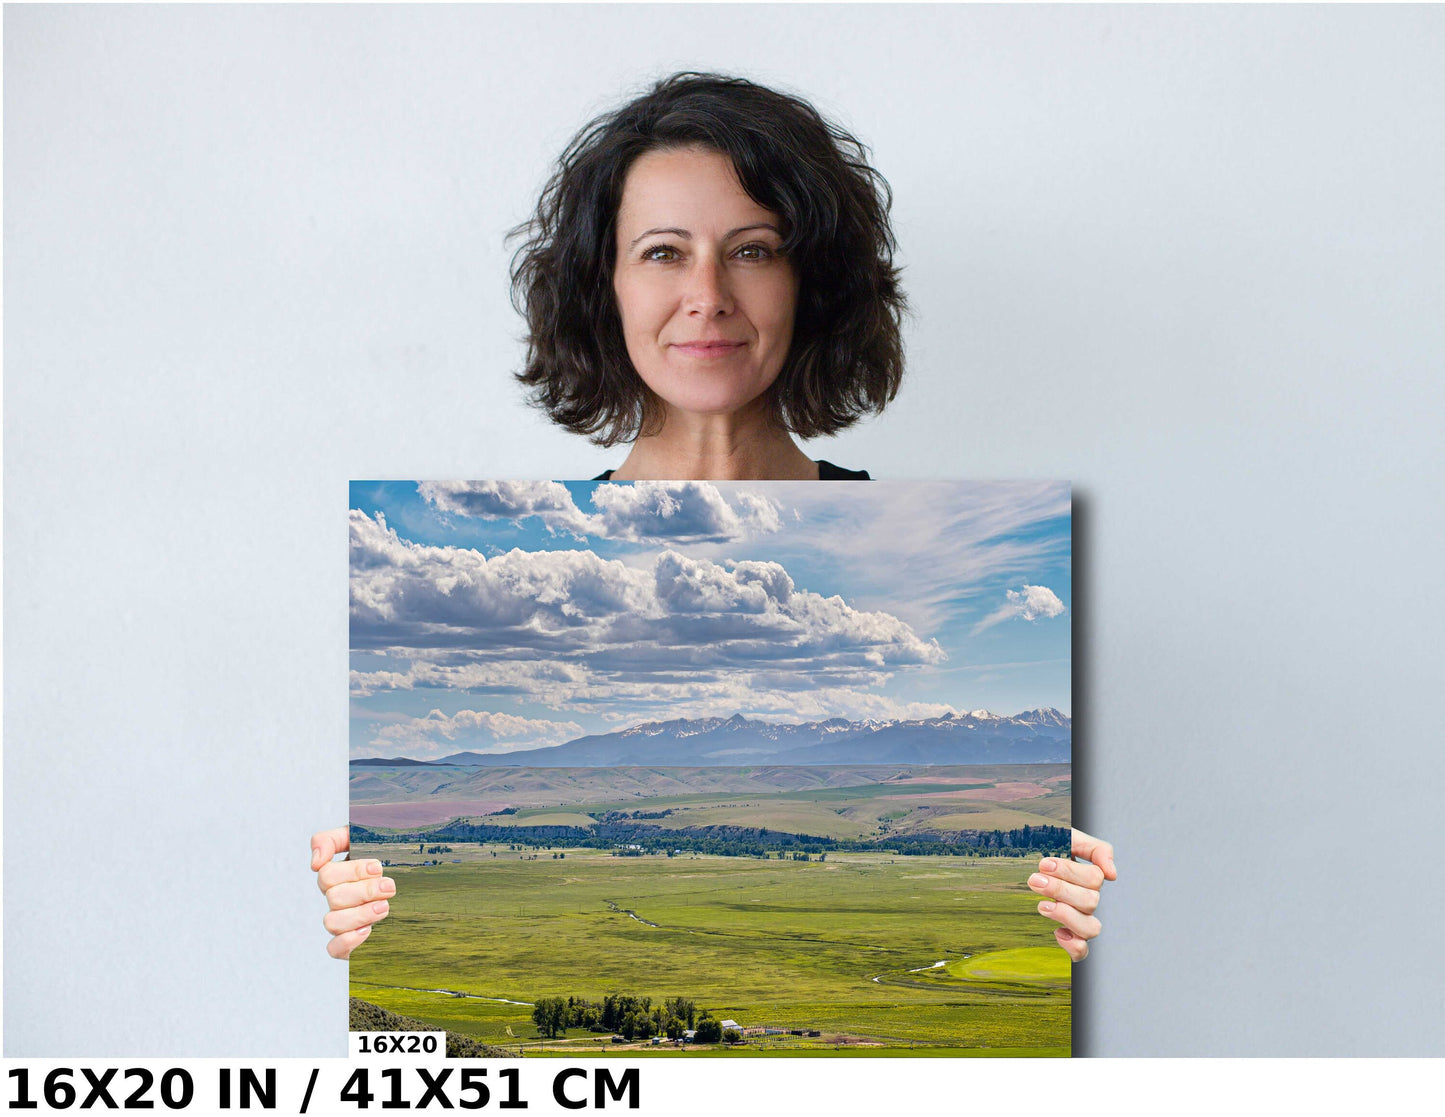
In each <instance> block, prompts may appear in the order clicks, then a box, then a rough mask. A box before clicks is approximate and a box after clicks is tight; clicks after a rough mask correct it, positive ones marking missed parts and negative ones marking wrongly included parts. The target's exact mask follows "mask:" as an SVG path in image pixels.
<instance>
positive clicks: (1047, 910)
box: [1039, 900, 1100, 953]
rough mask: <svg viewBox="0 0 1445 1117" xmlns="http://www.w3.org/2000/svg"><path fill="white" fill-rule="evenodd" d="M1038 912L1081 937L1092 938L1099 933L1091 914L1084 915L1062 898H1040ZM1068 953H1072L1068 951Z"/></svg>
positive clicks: (1097, 925)
mask: <svg viewBox="0 0 1445 1117" xmlns="http://www.w3.org/2000/svg"><path fill="white" fill-rule="evenodd" d="M1039 914H1040V915H1046V916H1048V917H1049V918H1050V919H1053V920H1055V921H1057V922H1059V923H1062V924H1063V925H1064V927H1066V928H1067V929H1068V930H1070V931H1072V932H1073V933H1074V934H1075V935H1077V936H1078V937H1079V938H1081V939H1092V938H1093V937H1094V936H1095V935H1097V934H1098V933H1099V927H1100V924H1099V921H1098V920H1097V919H1095V918H1094V917H1093V916H1092V915H1085V914H1084V913H1083V912H1081V911H1079V910H1078V909H1077V908H1075V907H1073V906H1072V905H1070V904H1066V903H1064V902H1063V901H1062V900H1042V901H1040V903H1039ZM1070 953H1073V952H1072V951H1070Z"/></svg>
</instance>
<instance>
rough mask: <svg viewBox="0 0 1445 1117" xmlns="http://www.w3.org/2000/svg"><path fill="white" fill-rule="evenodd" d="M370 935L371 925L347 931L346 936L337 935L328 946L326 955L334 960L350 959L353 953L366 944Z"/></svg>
mask: <svg viewBox="0 0 1445 1117" xmlns="http://www.w3.org/2000/svg"><path fill="white" fill-rule="evenodd" d="M369 934H371V927H370V925H368V926H365V927H362V928H360V929H359V930H356V931H347V932H346V934H344V935H337V936H336V937H335V938H334V939H332V940H331V941H330V942H329V943H327V944H326V953H327V954H329V955H331V957H333V958H341V959H346V958H350V957H351V952H352V951H353V950H355V949H356V948H357V947H358V946H360V945H361V944H362V943H364V942H365V941H366V936H367V935H369Z"/></svg>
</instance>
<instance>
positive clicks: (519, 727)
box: [371, 710, 582, 760]
mask: <svg viewBox="0 0 1445 1117" xmlns="http://www.w3.org/2000/svg"><path fill="white" fill-rule="evenodd" d="M580 736H582V727H581V726H580V725H578V724H577V723H576V722H571V721H541V720H538V719H535V718H524V717H517V716H516V715H515V714H497V713H492V712H490V711H487V710H458V711H457V712H456V713H454V714H444V713H442V711H441V710H432V711H431V713H429V714H427V715H426V717H420V718H407V719H406V720H405V721H399V722H394V723H392V724H389V725H383V726H381V727H380V728H379V729H378V730H377V732H376V736H375V737H374V738H373V739H372V741H371V750H372V751H373V752H374V754H375V755H378V756H388V755H395V750H397V749H404V750H405V752H406V755H408V756H410V757H411V758H412V759H415V760H426V759H430V758H433V757H437V756H443V755H447V754H450V753H454V752H461V751H466V750H473V751H485V752H512V751H515V750H518V749H535V748H542V747H544V746H546V745H560V744H565V743H566V742H567V741H572V740H575V739H576V738H578V737H580ZM388 750H392V751H391V752H388Z"/></svg>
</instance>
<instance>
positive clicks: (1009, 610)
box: [973, 585, 1064, 636]
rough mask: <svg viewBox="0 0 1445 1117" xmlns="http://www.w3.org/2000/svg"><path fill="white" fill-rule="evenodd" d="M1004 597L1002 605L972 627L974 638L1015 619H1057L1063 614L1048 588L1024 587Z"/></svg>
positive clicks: (1055, 597)
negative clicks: (997, 625)
mask: <svg viewBox="0 0 1445 1117" xmlns="http://www.w3.org/2000/svg"><path fill="white" fill-rule="evenodd" d="M1004 596H1005V598H1006V600H1005V601H1004V603H1003V604H1002V605H1000V606H999V607H998V608H997V609H995V610H994V611H993V612H992V613H990V614H989V615H988V616H986V617H984V618H983V620H981V621H979V622H978V624H976V625H974V626H973V634H974V635H975V636H977V635H978V634H979V633H980V632H982V631H984V630H985V629H988V628H992V627H993V626H994V625H996V624H1002V623H1003V622H1004V621H1007V620H1012V619H1014V618H1015V617H1017V618H1019V619H1020V620H1025V621H1032V620H1037V619H1038V618H1040V617H1057V616H1059V615H1060V614H1061V613H1063V612H1064V603H1063V602H1062V601H1060V600H1059V596H1058V594H1056V593H1054V591H1053V590H1051V589H1049V587H1048V586H1029V585H1025V586H1024V587H1023V589H1021V590H1009V591H1008V592H1007V593H1006V594H1005V595H1004Z"/></svg>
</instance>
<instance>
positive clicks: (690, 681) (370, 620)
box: [350, 481, 1072, 759]
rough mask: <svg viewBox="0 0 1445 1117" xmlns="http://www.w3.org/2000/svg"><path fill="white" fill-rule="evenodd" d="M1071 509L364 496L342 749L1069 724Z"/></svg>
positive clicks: (961, 503) (884, 497) (954, 487)
mask: <svg viewBox="0 0 1445 1117" xmlns="http://www.w3.org/2000/svg"><path fill="white" fill-rule="evenodd" d="M1069 499H1070V498H1069V487H1068V485H1066V484H1059V483H1051V482H994V483H986V484H971V483H956V482H928V483H914V482H907V483H905V482H879V481H874V482H870V483H867V484H858V483H848V482H833V483H828V484H819V483H817V482H781V481H775V482H737V483H733V482H709V481H696V482H647V481H640V482H635V483H628V482H622V483H608V482H590V481H583V482H565V483H564V482H556V481H543V482H536V481H423V482H420V483H418V482H400V481H385V482H364V481H362V482H353V483H352V486H351V513H350V517H351V710H352V717H351V750H352V755H353V757H364V756H411V757H417V758H422V759H428V758H434V757H439V756H445V755H448V754H449V753H454V752H460V751H462V750H473V751H478V752H511V751H517V750H520V749H530V748H538V747H542V746H546V745H557V744H562V743H563V742H565V741H569V740H572V739H574V738H576V737H579V736H582V735H583V734H585V733H595V732H609V731H612V730H615V729H619V728H625V727H626V726H629V725H634V724H636V723H638V722H641V721H650V720H662V719H666V718H677V717H704V716H721V717H730V716H731V715H733V714H735V713H742V714H745V715H747V716H749V717H759V718H764V719H768V720H778V721H810V720H814V719H818V718H826V717H845V718H849V719H859V718H875V719H879V720H882V719H887V718H917V717H936V716H938V715H940V714H943V713H947V712H949V711H953V712H963V711H966V710H977V709H980V708H984V709H988V710H992V711H993V712H994V713H999V714H1016V713H1019V712H1020V711H1023V710H1026V709H1031V708H1034V707H1038V706H1054V707H1057V708H1058V709H1060V710H1062V711H1063V712H1065V713H1071V712H1072V710H1071V703H1070V693H1069V644H1070V635H1069V634H1070V625H1071V613H1070V602H1071V594H1070V504H1069Z"/></svg>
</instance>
